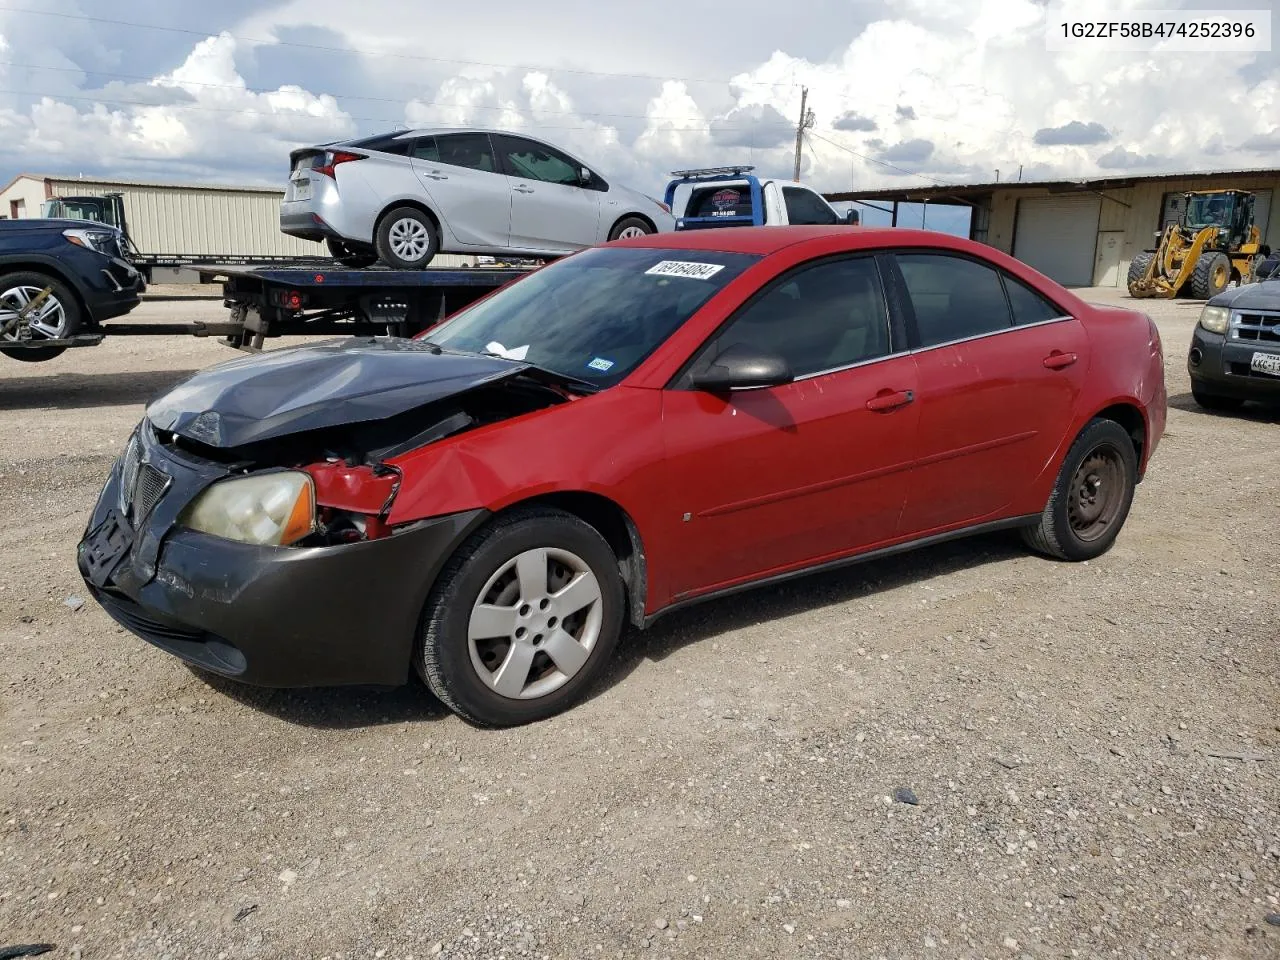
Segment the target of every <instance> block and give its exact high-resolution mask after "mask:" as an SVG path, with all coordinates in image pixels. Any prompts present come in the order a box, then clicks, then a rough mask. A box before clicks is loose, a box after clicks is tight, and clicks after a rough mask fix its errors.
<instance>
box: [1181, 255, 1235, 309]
mask: <svg viewBox="0 0 1280 960" xmlns="http://www.w3.org/2000/svg"><path fill="white" fill-rule="evenodd" d="M1230 282H1231V261H1230V260H1229V259H1227V255H1226V254H1225V253H1205V254H1201V255H1200V259H1199V260H1197V261H1196V265H1195V269H1194V270H1192V271H1191V281H1190V283H1189V284H1188V286H1190V288H1191V296H1193V297H1194V298H1195V299H1197V300H1208V299H1209V298H1210V297H1216V296H1217V295H1218V294H1220V293H1221V292H1222V291H1223V290H1225V289H1227V284H1229V283H1230Z"/></svg>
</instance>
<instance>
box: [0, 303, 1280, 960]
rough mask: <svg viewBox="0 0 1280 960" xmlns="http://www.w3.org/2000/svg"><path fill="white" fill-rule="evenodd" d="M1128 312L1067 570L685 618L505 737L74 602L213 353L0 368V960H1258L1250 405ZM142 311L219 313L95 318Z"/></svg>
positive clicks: (824, 581) (1259, 527) (1272, 675)
mask: <svg viewBox="0 0 1280 960" xmlns="http://www.w3.org/2000/svg"><path fill="white" fill-rule="evenodd" d="M1089 297H1090V298H1091V299H1095V300H1108V299H1109V300H1111V301H1113V302H1117V301H1118V302H1126V303H1131V301H1123V300H1121V298H1120V297H1119V296H1118V294H1117V292H1116V291H1114V290H1112V291H1097V290H1095V291H1089ZM1148 308H1149V312H1150V313H1151V314H1152V315H1153V316H1155V317H1156V318H1157V320H1158V321H1159V323H1160V327H1161V331H1162V334H1163V336H1164V339H1165V345H1166V354H1167V355H1168V367H1167V372H1168V377H1169V388H1170V389H1169V392H1170V396H1171V409H1170V421H1169V431H1168V434H1167V436H1166V437H1165V439H1164V441H1163V444H1162V445H1161V447H1160V449H1159V451H1158V452H1157V455H1156V459H1155V462H1154V464H1153V466H1152V468H1151V471H1150V474H1149V476H1148V479H1147V481H1146V482H1145V483H1144V484H1143V485H1142V486H1141V487H1140V488H1139V491H1138V495H1137V499H1136V502H1135V505H1134V508H1133V512H1132V514H1131V516H1130V519H1129V522H1128V525H1127V526H1126V528H1125V531H1124V533H1123V534H1122V536H1121V537H1120V539H1119V541H1118V543H1117V544H1116V546H1115V548H1114V549H1113V550H1112V551H1111V552H1110V553H1109V554H1107V555H1106V556H1105V557H1103V558H1102V559H1100V560H1099V561H1096V562H1094V563H1089V564H1083V565H1066V564H1058V563H1053V562H1050V561H1047V560H1043V559H1038V558H1035V557H1032V556H1029V555H1027V554H1025V553H1024V552H1023V551H1022V550H1021V549H1020V548H1019V546H1018V545H1017V543H1016V542H1015V541H1012V540H1010V539H1009V538H1008V537H994V538H985V539H976V540H972V541H968V542H963V543H957V544H951V545H948V546H945V547H940V548H936V549H930V550H927V551H924V552H921V553H918V554H915V555H911V556H905V557H899V558H895V559H893V560H890V561H886V562H882V563H877V564H875V565H872V566H866V567H861V568H854V569H852V570H847V571H844V572H840V573H835V574H829V575H820V576H815V577H812V578H809V579H806V580H802V581H797V582H793V583H791V584H789V585H787V586H783V587H776V588H769V589H762V590H759V591H757V592H754V593H751V594H747V595H741V596H738V597H736V598H734V599H732V600H728V601H724V602H714V603H711V604H709V605H705V606H703V607H701V608H697V609H693V610H689V611H687V612H685V613H682V614H679V615H674V616H672V617H671V618H670V619H669V620H666V621H663V622H662V623H661V624H660V625H658V626H656V627H655V628H654V629H653V630H652V631H651V632H649V633H647V634H644V635H639V636H636V637H633V638H631V639H630V640H629V641H627V643H626V644H625V646H624V648H623V650H622V652H621V655H620V657H619V661H618V664H617V667H616V669H615V670H614V672H613V673H612V675H611V676H610V678H609V681H608V682H607V683H606V684H605V686H604V687H603V689H602V690H601V691H600V693H599V694H598V695H597V696H596V697H595V698H594V699H592V700H591V701H590V702H588V703H586V704H584V705H583V706H581V707H579V708H577V709H576V710H574V711H572V712H570V713H568V714H566V715H564V716H561V717H559V718H557V719H554V720H551V721H549V722H546V723H542V724H538V725H535V726H532V727H526V728H522V729H518V730H512V731H505V732H481V731H478V730H475V729H473V728H471V727H469V726H467V725H465V724H463V723H461V722H460V721H458V720H457V719H455V718H454V717H452V716H450V715H447V714H445V713H444V712H443V710H442V709H441V708H440V707H439V706H438V705H436V704H434V703H433V702H432V701H431V700H430V698H429V697H428V696H427V695H426V694H425V691H424V690H423V689H422V688H421V687H419V686H416V685H415V686H412V687H408V688H405V689H402V690H398V691H394V692H389V693H387V692H378V691H353V690H319V691H305V692H266V691H255V690H242V689H239V688H236V687H234V686H232V685H224V684H221V683H220V684H218V685H217V686H211V685H209V683H207V682H205V681H204V680H202V679H200V678H198V677H197V676H195V675H193V674H192V673H190V672H188V671H187V670H186V669H185V668H184V667H183V666H182V665H181V664H180V663H179V662H178V661H177V660H175V659H173V658H172V657H169V656H167V655H165V654H163V653H160V652H158V651H156V650H154V649H152V648H150V647H148V646H147V645H146V644H144V643H143V642H142V641H140V640H137V639H135V638H133V637H131V636H128V635H126V634H124V633H123V632H122V631H121V630H119V629H117V628H116V627H115V625H114V624H113V623H112V622H111V621H110V620H109V619H108V618H107V616H106V615H105V614H104V613H103V612H102V611H101V610H100V609H98V608H97V607H96V606H95V605H94V604H92V603H84V604H83V605H82V606H80V605H78V604H79V602H78V601H77V599H75V598H83V597H84V596H85V592H84V589H83V585H82V584H81V583H80V581H79V578H78V576H77V573H76V569H75V562H74V548H75V543H76V541H77V539H78V537H79V535H80V533H81V531H82V529H83V524H84V522H85V519H86V516H87V513H88V511H89V509H90V507H91V505H92V502H93V499H94V497H95V496H96V493H97V490H98V487H99V484H100V483H101V481H102V479H103V477H104V476H105V474H106V472H107V470H108V467H109V465H110V462H111V459H112V457H113V456H114V455H115V454H116V452H117V451H118V450H119V448H120V447H121V445H122V443H123V441H124V439H125V437H126V436H127V433H128V431H129V429H130V428H131V427H132V425H133V424H134V423H135V421H136V420H137V419H138V418H139V416H140V415H141V412H142V405H143V403H144V402H145V400H146V399H147V398H148V397H149V396H151V395H152V394H154V393H155V392H157V391H159V390H161V389H163V388H164V387H166V386H167V385H168V384H170V383H172V382H173V381H176V380H178V379H179V378H181V377H182V376H183V375H184V374H186V373H187V372H188V371H191V370H194V369H197V368H200V367H203V366H206V365H208V364H210V363H213V362H216V361H219V360H223V359H226V358H228V357H229V356H231V354H230V353H229V351H227V350H226V348H224V347H221V346H219V345H217V344H216V343H213V342H209V341H199V340H194V339H183V338H162V339H150V338H148V339H130V338H124V337H121V338H113V339H109V340H108V341H107V342H106V343H104V344H103V345H102V346H100V347H97V348H93V349H83V350H74V351H71V352H69V353H68V354H66V355H64V356H63V357H61V358H59V359H57V360H54V361H52V362H50V363H47V364H43V365H40V366H35V365H23V364H18V363H14V362H12V361H4V362H2V363H0V663H3V664H4V669H3V673H2V674H0V683H2V684H3V686H2V687H0V694H2V702H0V947H3V946H5V945H7V944H12V943H29V942H49V943H53V944H56V945H57V946H56V949H55V950H54V951H53V952H52V953H51V954H49V956H51V957H55V958H60V957H82V958H86V960H89V958H108V957H121V958H135V957H136V958H157V960H159V958H175V960H176V958H188V957H190V958H201V960H212V958H215V957H216V958H220V960H221V958H241V957H263V958H267V957H271V958H274V957H281V958H284V957H288V958H302V957H308V958H330V960H338V958H344V960H346V958H383V957H385V958H394V960H408V958H410V957H412V958H416V960H425V958H431V957H436V956H440V957H446V958H453V957H459V958H460V957H468V958H471V957H474V958H516V957H530V958H575V960H576V958H589V957H597V956H599V957H650V956H653V957H667V956H671V957H677V956H678V957H735V958H736V957H743V956H769V957H850V958H854V957H856V958H863V957H867V958H872V957H894V958H898V957H901V958H918V957H931V956H937V957H974V958H978V957H1006V956H1040V957H1076V956H1078V957H1143V958H1148V957H1156V956H1170V957H1204V958H1214V960H1217V958H1227V957H1250V958H1252V957H1267V956H1276V957H1280V926H1277V925H1276V924H1280V835H1278V827H1280V786H1278V782H1280V781H1278V778H1277V774H1280V711H1277V704H1280V646H1278V645H1277V641H1276V624H1277V623H1278V622H1280V601H1277V599H1276V585H1277V582H1278V580H1280V548H1277V546H1276V541H1275V540H1274V538H1270V537H1269V536H1268V535H1267V534H1266V533H1265V531H1267V530H1269V529H1270V530H1275V529H1278V528H1280V506H1278V505H1277V497H1276V491H1277V489H1278V486H1277V474H1276V462H1277V459H1278V458H1280V433H1278V432H1277V422H1280V415H1277V414H1276V413H1275V412H1268V411H1265V410H1261V409H1252V410H1248V411H1246V412H1245V413H1244V414H1242V415H1238V416H1232V417H1224V416H1213V415H1209V414H1206V413H1203V412H1200V411H1198V410H1197V409H1196V408H1195V407H1194V406H1193V405H1192V403H1191V400H1190V396H1189V394H1188V383H1187V378H1186V373H1185V369H1184V365H1183V364H1184V359H1183V358H1184V356H1185V351H1186V346H1187V342H1188V338H1189V336H1190V333H1191V328H1192V325H1193V323H1194V322H1195V317H1196V315H1197V313H1198V306H1195V305H1190V304H1164V303H1160V304H1148ZM178 316H180V317H182V318H186V319H220V318H221V317H222V316H223V310H222V308H221V306H220V305H219V304H218V303H217V302H203V301H194V302H190V303H149V304H146V305H144V306H143V307H141V308H140V309H139V311H138V313H137V314H136V315H135V319H155V318H161V317H178ZM1268 917H1270V920H1268Z"/></svg>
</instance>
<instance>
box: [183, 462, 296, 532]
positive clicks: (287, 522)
mask: <svg viewBox="0 0 1280 960" xmlns="http://www.w3.org/2000/svg"><path fill="white" fill-rule="evenodd" d="M179 523H181V524H182V525H183V526H184V527H187V528H189V529H191V530H197V531H199V532H200V533H208V534H212V535H213V536H215V537H224V538H225V539H227V540H237V541H239V542H240V543H252V544H257V545H259V546H273V547H287V546H288V545H289V544H291V543H297V542H298V541H299V540H301V539H303V538H304V537H307V536H310V534H311V533H312V531H314V530H315V526H316V492H315V485H314V484H313V483H312V481H311V477H310V476H309V475H308V474H306V473H303V472H302V471H300V470H281V471H277V472H275V473H263V474H257V475H255V476H248V477H236V478H234V479H231V480H219V481H218V482H217V483H215V484H213V485H212V486H210V487H209V488H208V489H207V490H205V491H204V493H202V494H200V496H198V497H196V499H195V500H194V501H192V502H191V504H190V505H189V506H188V507H187V508H186V510H184V511H183V514H182V517H181V518H180V519H179Z"/></svg>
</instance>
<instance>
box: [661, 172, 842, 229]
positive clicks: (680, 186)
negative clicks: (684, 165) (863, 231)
mask: <svg viewBox="0 0 1280 960" xmlns="http://www.w3.org/2000/svg"><path fill="white" fill-rule="evenodd" d="M754 169H755V167H705V168H702V169H699V170H673V171H672V172H671V176H672V178H673V179H672V180H671V181H670V182H668V183H667V191H666V197H665V201H666V204H667V206H668V207H669V208H670V209H671V212H672V214H673V215H674V216H675V218H676V229H677V230H704V229H708V228H717V227H751V226H755V227H759V226H764V225H766V224H768V225H778V224H799V223H806V224H837V223H847V224H851V225H856V224H857V223H858V213H857V211H856V210H850V211H849V213H848V214H845V215H841V214H839V213H837V212H836V211H835V209H834V208H833V207H832V206H831V204H829V203H827V201H826V200H825V199H824V198H823V196H822V194H820V193H818V191H816V190H814V189H812V188H811V187H807V186H805V185H804V184H802V183H793V182H792V181H790V180H761V179H760V178H759V177H756V176H755V175H753V174H752V173H751V171H752V170H754Z"/></svg>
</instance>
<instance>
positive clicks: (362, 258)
mask: <svg viewBox="0 0 1280 960" xmlns="http://www.w3.org/2000/svg"><path fill="white" fill-rule="evenodd" d="M325 246H326V247H328V248H329V256H331V257H333V259H335V260H337V261H338V263H340V264H342V265H343V266H344V267H350V268H351V269H353V270H359V269H361V268H363V267H371V266H373V265H374V264H375V263H377V262H378V255H377V254H376V253H374V252H373V251H372V250H370V251H368V252H366V251H364V250H362V249H361V248H359V247H356V246H353V245H352V244H349V243H345V242H344V241H342V240H335V239H334V238H333V237H327V238H325Z"/></svg>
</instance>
